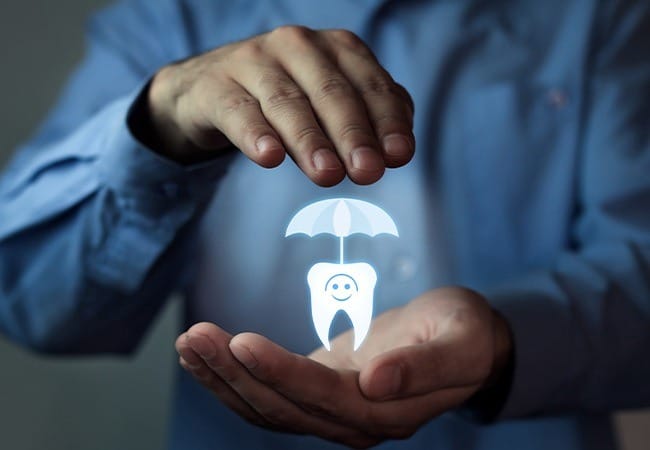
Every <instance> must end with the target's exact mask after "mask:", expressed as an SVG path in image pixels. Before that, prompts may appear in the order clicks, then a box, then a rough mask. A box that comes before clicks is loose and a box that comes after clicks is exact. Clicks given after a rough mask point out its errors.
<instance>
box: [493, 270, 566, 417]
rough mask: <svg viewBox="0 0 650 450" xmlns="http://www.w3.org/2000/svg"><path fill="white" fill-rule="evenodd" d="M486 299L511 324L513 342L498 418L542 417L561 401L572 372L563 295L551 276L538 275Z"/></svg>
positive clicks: (500, 288) (540, 273) (544, 273)
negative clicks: (509, 378)
mask: <svg viewBox="0 0 650 450" xmlns="http://www.w3.org/2000/svg"><path fill="white" fill-rule="evenodd" d="M485 295H486V297H487V298H488V300H489V301H490V303H491V305H492V307H493V308H494V309H496V310H497V311H498V312H499V313H500V314H501V315H502V316H503V317H504V318H505V320H506V321H507V322H508V324H509V325H510V329H511V331H512V337H513V344H514V351H513V366H512V368H511V370H512V372H511V383H510V386H509V391H506V392H507V393H506V395H505V396H504V397H505V398H503V399H502V405H503V406H502V408H501V409H500V411H499V412H498V413H496V414H494V419H495V420H501V419H510V418H519V417H524V416H534V415H539V414H541V413H543V412H545V409H546V406H547V405H553V404H556V403H558V397H560V396H561V395H562V392H564V389H565V388H566V385H567V383H568V381H567V379H568V378H569V377H570V374H571V373H572V371H573V364H572V355H574V354H575V339H574V337H573V336H572V333H571V325H570V307H569V306H568V305H567V304H566V303H567V302H566V299H565V296H564V293H563V292H562V291H561V289H560V288H559V287H558V286H557V284H556V283H554V282H553V279H552V275H551V274H550V273H547V272H539V273H536V274H531V275H529V276H527V277H525V278H522V279H520V280H518V281H516V282H513V283H510V284H508V285H504V286H501V287H499V288H496V289H493V290H492V291H491V292H485ZM492 406H493V405H492Z"/></svg>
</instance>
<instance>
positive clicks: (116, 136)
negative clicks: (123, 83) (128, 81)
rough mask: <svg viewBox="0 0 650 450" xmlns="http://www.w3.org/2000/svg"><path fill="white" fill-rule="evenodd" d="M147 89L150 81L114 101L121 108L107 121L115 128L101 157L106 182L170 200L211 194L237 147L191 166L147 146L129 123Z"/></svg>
mask: <svg viewBox="0 0 650 450" xmlns="http://www.w3.org/2000/svg"><path fill="white" fill-rule="evenodd" d="M144 89H146V85H145V87H144V88H143V87H140V88H139V89H138V90H136V91H135V93H134V94H132V95H129V96H127V97H125V98H123V99H120V100H118V101H116V102H115V103H114V104H113V105H112V107H113V108H115V109H117V110H118V111H115V113H114V114H110V115H108V117H110V118H112V119H113V120H114V122H113V123H110V124H107V125H108V126H109V127H111V128H112V129H113V130H112V132H109V133H106V136H107V139H108V142H106V143H105V145H104V146H103V148H104V149H105V150H106V151H105V152H104V153H103V154H102V155H101V156H100V160H99V161H98V163H99V169H100V174H101V176H102V178H103V181H104V183H105V184H106V185H107V186H109V187H110V188H111V189H112V190H114V191H115V192H119V193H121V194H124V195H135V196H137V195H146V196H154V197H155V196H160V197H162V198H166V199H167V200H177V201H179V200H182V199H185V200H189V199H197V198H203V197H205V195H206V194H211V193H212V191H213V190H214V185H215V183H216V181H217V180H218V179H219V178H220V177H221V176H223V174H224V173H225V172H226V170H227V167H228V165H229V164H230V162H231V161H232V160H233V159H234V157H235V156H236V153H237V152H236V151H235V150H234V147H233V150H232V151H228V152H225V153H223V155H220V156H216V157H215V158H214V159H213V160H210V161H206V162H202V163H200V164H194V165H189V166H186V165H182V164H179V163H176V162H174V161H172V160H170V159H167V158H165V157H163V156H161V155H160V154H158V153H156V152H154V151H153V150H151V149H149V148H147V147H146V146H144V145H143V144H142V143H140V142H139V141H138V140H137V139H136V138H135V136H134V135H133V133H132V132H131V131H130V129H129V126H128V118H129V117H130V114H131V113H132V110H133V108H134V105H135V104H136V102H137V101H138V99H139V97H140V95H141V93H142V92H143V91H144Z"/></svg>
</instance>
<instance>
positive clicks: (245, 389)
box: [188, 323, 376, 446]
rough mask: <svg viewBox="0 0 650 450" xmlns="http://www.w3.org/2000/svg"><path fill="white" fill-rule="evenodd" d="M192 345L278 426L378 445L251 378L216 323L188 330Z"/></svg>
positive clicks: (243, 396) (361, 444)
mask: <svg viewBox="0 0 650 450" xmlns="http://www.w3.org/2000/svg"><path fill="white" fill-rule="evenodd" d="M188 334H189V336H190V337H189V342H190V345H191V346H192V348H193V349H195V350H196V351H197V353H198V354H199V355H200V356H201V358H202V359H203V361H204V362H205V364H206V365H207V366H208V367H209V368H210V369H212V370H213V371H214V373H215V374H217V375H218V376H219V377H220V378H221V379H222V380H223V381H224V382H226V383H227V384H228V385H229V386H230V387H231V388H232V389H233V390H234V391H235V392H237V394H238V395H239V396H240V397H241V398H242V399H244V400H245V401H246V403H247V404H248V405H250V407H252V408H253V409H254V410H255V411H256V412H257V413H258V414H259V415H261V416H262V417H263V418H264V419H265V420H266V421H267V422H268V423H270V424H272V425H273V426H274V427H276V428H279V429H282V430H284V431H287V432H291V433H297V434H315V435H318V436H321V437H323V438H325V439H328V440H331V441H335V442H340V443H344V444H346V445H352V446H363V445H365V444H366V443H368V442H376V441H375V440H374V439H373V438H371V437H369V436H365V435H363V434H362V433H359V432H357V431H356V430H353V429H351V428H348V427H345V426H341V425H339V424H336V423H332V422H329V421H326V420H323V419H321V418H319V417H316V416H313V415H310V414H308V413H307V412H305V411H303V410H301V409H300V408H299V407H298V406H296V405H295V404H294V403H292V402H291V401H289V400H288V399H286V398H284V397H283V396H282V395H280V394H279V393H277V392H275V391H274V390H272V389H270V388H268V387H267V386H265V385H264V384H262V383H260V382H259V381H258V380H256V379H255V378H254V377H252V376H251V375H250V373H249V372H248V371H247V369H246V368H245V367H243V366H242V365H241V364H240V363H239V362H238V361H237V360H236V359H235V358H234V357H233V355H232V353H231V352H230V350H228V343H229V342H230V335H229V334H228V333H226V332H224V331H223V330H221V329H220V328H219V327H217V326H216V325H213V324H206V323H203V324H198V325H195V326H193V327H192V328H190V330H188Z"/></svg>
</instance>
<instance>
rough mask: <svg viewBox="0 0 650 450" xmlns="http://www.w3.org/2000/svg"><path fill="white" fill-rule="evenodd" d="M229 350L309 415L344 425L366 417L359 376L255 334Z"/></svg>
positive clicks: (238, 338) (237, 339) (243, 337)
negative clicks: (334, 368)
mask: <svg viewBox="0 0 650 450" xmlns="http://www.w3.org/2000/svg"><path fill="white" fill-rule="evenodd" d="M230 349H231V351H232V353H233V355H235V357H236V358H237V359H238V360H239V361H240V362H241V363H242V364H243V365H244V366H246V367H247V368H248V370H249V371H250V373H251V374H252V375H253V376H254V377H255V378H256V379H257V380H259V381H260V382H262V383H264V384H265V385H266V386H268V387H270V388H272V389H273V390H276V391H277V392H279V393H280V394H282V395H283V396H284V397H286V398H288V399H289V400H291V401H293V402H295V403H297V404H299V405H300V406H301V407H302V408H303V409H305V410H307V411H310V412H312V413H315V414H318V415H319V416H321V417H326V418H329V419H333V420H336V421H339V422H342V423H353V418H354V417H362V416H364V415H365V412H366V411H365V408H366V406H367V402H366V401H365V399H364V398H363V397H362V396H361V394H360V392H359V390H358V387H357V373H356V372H353V371H337V370H333V369H330V368H329V367H326V366H324V365H322V364H319V363H318V362H316V361H313V360H311V359H309V358H307V357H304V356H301V355H297V354H295V353H291V352H289V351H287V350H285V349H284V348H282V347H280V346H279V345H277V344H275V343H273V342H271V341H270V340H268V339H266V338H265V337H263V336H260V335H258V334H254V333H242V334H238V335H237V336H235V337H234V338H233V339H232V341H231V342H230Z"/></svg>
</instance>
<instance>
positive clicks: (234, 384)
mask: <svg viewBox="0 0 650 450" xmlns="http://www.w3.org/2000/svg"><path fill="white" fill-rule="evenodd" d="M509 336H510V334H509V330H508V326H507V324H506V323H505V321H503V319H501V318H500V317H498V316H497V315H496V314H495V313H494V312H493V311H492V310H491V309H490V307H489V305H488V304H487V302H486V301H485V300H484V299H483V298H482V297H481V296H480V295H478V294H476V293H474V292H472V291H468V290H465V289H460V288H446V289H438V290H434V291H430V292H427V293H425V294H424V295H422V296H421V297H419V298H417V299H415V300H414V301H412V302H410V303H409V304H408V305H406V306H404V307H401V308H396V309H393V310H390V311H388V312H386V313H384V314H382V315H381V316H379V317H378V318H377V319H376V320H375V321H374V322H373V325H372V327H371V332H370V334H369V335H368V337H367V339H366V342H364V344H363V345H362V346H361V348H360V349H359V351H358V352H353V351H352V334H351V332H347V333H344V334H342V335H341V336H339V337H337V338H336V339H335V340H334V341H333V342H332V343H331V344H332V351H331V352H328V351H326V350H324V349H319V350H317V351H315V352H314V353H312V354H311V355H310V356H309V357H303V356H300V355H296V354H293V353H290V352H288V351H286V350H284V349H283V348H281V347H279V346H278V345H276V344H274V343H272V342H270V341H269V340H267V339H266V338H264V337H262V336H259V335H256V334H252V333H243V334H240V335H237V336H235V337H232V336H230V335H229V334H228V333H226V332H225V331H223V330H221V329H220V328H218V327H217V326H216V325H212V324H208V323H201V324H197V325H195V326H193V327H192V328H190V329H189V330H188V331H187V333H184V334H183V335H181V336H180V337H179V339H178V340H177V343H176V345H177V350H178V352H179V354H180V355H181V358H180V363H181V365H182V366H183V367H184V368H186V369H187V370H189V371H190V372H191V373H192V374H193V375H194V376H195V377H196V378H197V379H198V380H199V381H201V382H202V383H203V384H204V386H206V387H207V388H208V389H210V390H211V391H212V392H214V393H215V394H216V395H217V397H219V398H220V399H221V400H222V401H223V402H224V403H226V404H227V405H228V406H229V407H230V408H232V409H233V410H234V411H236V412H237V413H239V414H240V415H241V416H242V417H244V418H245V419H247V420H248V421H250V422H251V423H254V424H257V425H260V426H263V427H267V428H270V429H274V430H281V431H286V432H293V433H301V434H305V433H306V434H312V435H316V436H320V437H322V438H325V439H328V440H331V441H335V442H339V443H343V444H345V445H349V446H352V447H356V448H366V447H369V446H372V445H375V444H377V443H379V442H381V441H383V440H386V439H401V438H407V437H409V436H411V435H412V434H413V433H414V432H415V431H417V430H418V428H419V427H420V426H422V425H423V424H425V423H426V422H428V421H429V420H431V419H433V418H434V417H436V416H438V415H440V414H442V413H443V412H445V411H448V410H450V409H453V408H455V407H457V406H459V405H461V404H462V403H464V402H465V401H466V400H467V399H469V398H470V397H471V396H472V395H474V394H475V393H476V392H477V391H478V390H479V389H481V388H484V387H487V386H489V385H490V384H491V383H493V382H494V381H495V380H497V379H498V378H499V376H500V373H501V371H502V369H503V368H504V367H505V365H506V363H507V360H508V358H509V355H510V352H511V342H510V337H509Z"/></svg>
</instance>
